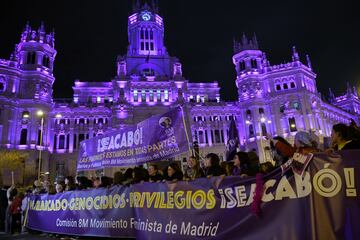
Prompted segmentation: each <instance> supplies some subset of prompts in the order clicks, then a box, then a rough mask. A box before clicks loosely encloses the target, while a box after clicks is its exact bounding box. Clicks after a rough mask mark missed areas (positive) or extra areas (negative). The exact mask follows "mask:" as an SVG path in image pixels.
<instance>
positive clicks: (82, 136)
mask: <svg viewBox="0 0 360 240" xmlns="http://www.w3.org/2000/svg"><path fill="white" fill-rule="evenodd" d="M84 139H85V134H83V133H81V134H79V143H81V142H82V141H84Z"/></svg>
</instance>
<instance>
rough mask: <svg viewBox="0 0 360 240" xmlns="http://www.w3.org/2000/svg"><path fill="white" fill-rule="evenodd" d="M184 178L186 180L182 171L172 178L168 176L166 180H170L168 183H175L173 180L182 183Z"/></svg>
mask: <svg viewBox="0 0 360 240" xmlns="http://www.w3.org/2000/svg"><path fill="white" fill-rule="evenodd" d="M183 178H184V174H183V173H182V172H181V171H177V172H175V173H174V174H173V175H172V176H171V177H170V176H167V178H166V180H168V181H173V180H178V181H181V180H183Z"/></svg>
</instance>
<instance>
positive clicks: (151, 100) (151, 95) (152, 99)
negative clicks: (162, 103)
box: [149, 89, 154, 102]
mask: <svg viewBox="0 0 360 240" xmlns="http://www.w3.org/2000/svg"><path fill="white" fill-rule="evenodd" d="M149 95H150V96H149V98H150V102H153V101H154V91H153V90H152V89H150V90H149Z"/></svg>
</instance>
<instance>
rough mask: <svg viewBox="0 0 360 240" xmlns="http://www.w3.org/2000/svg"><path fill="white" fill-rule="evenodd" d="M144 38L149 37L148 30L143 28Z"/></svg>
mask: <svg viewBox="0 0 360 240" xmlns="http://www.w3.org/2000/svg"><path fill="white" fill-rule="evenodd" d="M145 39H149V32H148V30H145Z"/></svg>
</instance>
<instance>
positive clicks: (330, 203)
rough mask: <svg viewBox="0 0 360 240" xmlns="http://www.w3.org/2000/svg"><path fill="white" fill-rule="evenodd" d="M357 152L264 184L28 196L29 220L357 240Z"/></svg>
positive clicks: (49, 228) (81, 227) (80, 226)
mask: <svg viewBox="0 0 360 240" xmlns="http://www.w3.org/2000/svg"><path fill="white" fill-rule="evenodd" d="M359 153H360V151H354V152H349V153H346V152H344V153H341V155H333V156H326V155H317V154H315V155H314V157H313V160H312V161H311V162H310V164H309V167H308V169H307V171H305V173H304V175H303V177H301V176H300V175H298V174H292V172H291V169H289V171H288V172H286V173H285V175H282V173H281V169H280V168H279V169H277V170H275V171H273V172H271V173H269V174H267V175H265V176H263V177H262V178H261V181H259V179H260V178H259V177H257V179H255V178H245V179H244V178H241V177H225V178H222V177H215V178H210V179H208V178H201V179H197V180H195V181H190V182H188V181H178V182H166V183H147V182H146V183H142V184H134V185H131V186H129V187H125V186H115V187H112V188H110V189H97V190H85V191H73V192H67V193H64V194H57V195H36V196H31V197H30V202H29V210H28V221H27V223H28V227H29V228H31V229H34V230H40V231H44V232H54V233H60V234H71V235H82V236H103V237H136V238H137V239H198V238H206V239H210V238H211V239H239V238H241V239H295V240H296V239H299V240H300V239H327V240H329V239H360V238H359V237H360V228H359V227H358V226H357V225H358V219H359V216H360V199H359V195H358V193H359V192H358V190H359V186H360V178H359V176H358V174H359V171H360V161H359V160H358V159H357V156H359ZM258 187H260V188H258ZM259 189H260V190H259ZM259 193H262V194H261V195H257V194H259ZM259 196H260V199H261V201H260V202H258V201H257V200H254V199H259ZM256 203H258V204H259V205H256ZM256 207H259V208H260V212H258V211H257V212H256V213H258V214H256V215H255V214H253V212H254V211H253V209H254V208H256Z"/></svg>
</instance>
